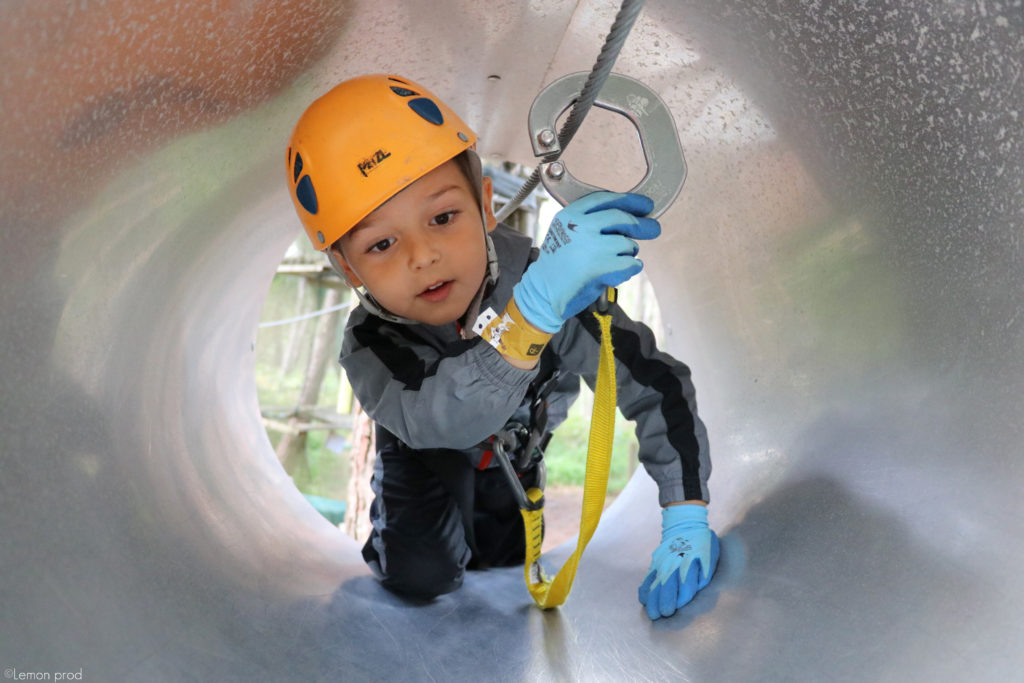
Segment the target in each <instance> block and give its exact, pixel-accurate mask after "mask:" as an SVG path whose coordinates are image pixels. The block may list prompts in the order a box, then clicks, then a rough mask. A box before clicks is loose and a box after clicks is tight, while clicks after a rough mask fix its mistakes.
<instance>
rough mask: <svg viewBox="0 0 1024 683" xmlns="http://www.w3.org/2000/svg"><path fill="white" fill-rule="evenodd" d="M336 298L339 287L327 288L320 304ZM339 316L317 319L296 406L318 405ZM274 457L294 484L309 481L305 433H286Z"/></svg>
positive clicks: (290, 421) (334, 302)
mask: <svg viewBox="0 0 1024 683" xmlns="http://www.w3.org/2000/svg"><path fill="white" fill-rule="evenodd" d="M339 301H341V290H339V289H336V288H334V287H330V288H328V289H327V292H326V294H325V295H324V302H323V307H324V308H330V307H332V306H337V305H338V302H339ZM339 315H340V314H339V312H338V311H333V312H331V313H326V314H324V315H322V316H320V317H319V318H318V319H317V325H316V333H315V334H314V335H313V348H312V349H311V350H310V352H309V362H308V363H307V364H306V379H305V380H304V381H303V383H302V390H301V391H300V392H299V398H298V400H297V401H296V407H297V408H298V407H299V406H314V405H316V404H317V399H318V398H319V396H320V385H321V384H322V383H323V381H324V374H326V372H327V364H328V363H329V362H331V360H332V359H333V357H334V350H335V344H334V341H335V340H334V336H335V330H336V329H337V327H338V316H339ZM298 423H299V418H298V417H297V416H295V415H293V416H292V417H291V418H289V419H288V425H289V426H291V427H296V425H297V424H298ZM277 458H278V460H280V461H281V464H283V465H284V469H285V471H286V472H288V474H289V475H291V477H292V479H293V480H295V481H296V482H297V483H300V482H302V483H304V482H306V481H308V480H309V463H307V462H306V433H305V432H285V433H284V435H283V436H282V437H281V441H280V442H279V443H278V444H277Z"/></svg>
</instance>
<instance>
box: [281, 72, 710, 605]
mask: <svg viewBox="0 0 1024 683" xmlns="http://www.w3.org/2000/svg"><path fill="white" fill-rule="evenodd" d="M475 143H476V134H475V133H474V132H473V131H472V130H471V129H470V128H469V126H467V125H466V124H465V123H464V122H463V121H462V120H461V119H460V118H459V117H458V116H457V115H456V114H455V112H453V111H452V110H451V109H449V108H448V107H447V106H446V105H445V104H444V103H443V102H441V100H440V99H438V98H437V97H435V96H434V95H433V94H432V93H431V92H430V91H429V90H427V89H426V88H424V87H423V86H421V85H419V84H418V83H414V82H412V81H410V80H407V79H404V78H399V77H397V76H389V75H372V76H364V77H360V78H354V79H352V80H349V81H345V82H343V83H341V84H339V85H338V86H336V87H335V88H334V89H332V90H331V91H330V92H328V93H327V94H326V95H324V96H323V97H321V98H320V99H318V100H317V101H316V102H314V103H313V104H312V105H310V107H309V108H308V109H307V110H306V112H305V113H304V114H303V115H302V117H301V118H300V119H299V121H298V123H297V124H296V127H295V130H294V132H293V133H292V137H291V142H290V147H289V149H288V179H289V187H290V189H291V196H292V200H293V202H294V204H295V208H296V211H297V212H298V214H299V217H300V219H301V220H302V223H303V225H304V226H305V229H306V232H307V234H308V235H309V238H310V240H311V241H312V243H313V246H314V247H316V248H317V249H319V250H322V251H325V252H326V254H327V257H328V259H329V260H330V262H331V264H332V266H333V267H334V268H335V269H336V270H337V271H338V272H339V273H340V274H341V275H342V276H343V277H344V278H345V280H346V282H348V284H349V285H350V286H352V287H353V288H355V291H356V292H357V294H358V296H359V299H360V302H361V303H360V306H359V307H357V308H356V309H355V310H354V311H353V312H352V314H351V315H350V317H349V320H348V324H347V326H346V330H345V337H344V341H343V343H342V351H341V364H342V366H343V367H344V369H345V371H346V373H347V375H348V379H349V381H350V382H351V384H352V387H353V389H354V391H355V394H356V396H357V397H358V398H359V401H360V403H361V404H362V405H363V407H364V408H365V409H366V411H367V412H368V413H369V415H370V416H371V417H372V418H373V419H374V421H375V422H376V425H377V427H376V429H377V449H378V453H377V460H376V464H375V468H374V476H373V482H372V486H373V490H374V493H375V496H376V497H375V499H374V501H373V503H372V505H371V508H370V517H371V520H372V522H373V531H372V533H371V536H370V539H369V540H368V541H367V543H366V545H365V547H364V548H363V557H364V558H365V560H366V562H367V564H368V565H369V566H370V568H371V569H372V571H373V572H374V574H375V575H376V576H378V577H379V578H380V580H381V581H382V583H383V585H384V586H386V587H388V588H390V589H392V590H394V591H396V592H398V593H402V594H405V595H410V596H415V597H419V598H425V599H430V598H433V597H435V596H437V595H440V594H442V593H447V592H450V591H453V590H455V589H457V588H459V586H460V585H461V584H462V580H463V575H464V572H465V570H466V569H467V568H470V569H472V568H483V567H486V566H504V565H511V564H516V563H519V562H522V561H523V558H524V551H525V540H524V531H523V524H522V519H521V517H520V515H519V511H518V505H517V502H516V498H515V497H514V495H513V490H512V485H511V484H510V482H509V481H508V480H507V479H506V478H505V477H504V476H503V474H502V471H501V469H500V468H499V467H497V464H498V463H497V458H496V457H495V456H494V453H493V447H492V445H491V443H492V441H493V436H494V435H495V434H498V433H500V432H502V431H503V430H509V429H511V430H517V431H518V433H520V434H524V435H527V434H528V435H529V436H524V438H523V440H522V442H520V447H521V448H520V450H521V451H525V452H520V453H518V454H517V455H516V458H515V459H516V462H517V470H518V474H519V477H520V479H521V481H522V483H523V486H524V488H527V489H528V488H530V487H531V486H536V487H541V488H542V487H543V485H544V481H543V480H544V477H543V463H542V462H540V463H538V462H537V461H536V459H535V458H532V457H531V456H532V455H533V453H535V449H534V445H535V444H536V443H537V442H538V440H539V441H541V442H542V443H543V441H544V440H545V439H546V436H547V432H548V429H549V428H554V427H555V426H557V424H558V423H560V422H561V421H562V420H563V419H564V418H565V415H566V410H567V408H568V405H569V404H570V403H571V402H572V400H574V399H575V397H576V394H577V392H578V390H579V378H580V377H582V378H583V379H584V380H586V381H587V382H588V383H590V385H591V386H593V382H594V379H595V375H596V370H597V357H598V345H599V331H598V326H597V322H596V320H595V319H594V317H593V315H592V314H591V313H590V312H589V311H588V309H590V308H591V307H592V304H593V303H594V301H595V300H596V299H597V298H598V297H599V296H600V293H601V292H602V291H603V290H604V288H605V287H606V286H615V285H618V284H621V283H622V282H624V281H625V280H627V279H629V278H630V277H632V276H633V275H634V274H636V273H637V272H639V271H640V269H641V268H642V264H641V263H640V261H638V260H637V259H636V254H637V250H638V247H637V243H636V242H635V241H634V240H636V239H650V238H653V237H656V236H657V235H658V234H659V232H660V226H659V225H658V223H657V222H656V221H654V220H652V219H650V218H645V216H646V214H647V213H649V212H650V210H651V207H652V204H651V202H650V200H649V199H648V198H646V197H642V196H640V195H633V194H618V193H612V192H598V193H594V194H591V195H588V196H587V197H584V198H583V199H580V200H578V201H576V202H574V203H572V204H570V205H569V206H567V207H565V208H564V209H563V210H562V211H560V212H559V213H558V214H557V215H556V217H555V218H554V220H553V221H552V223H551V226H550V228H549V230H548V235H547V237H546V238H545V240H544V243H543V244H542V246H541V249H540V250H537V249H536V248H534V247H533V245H532V243H531V241H530V239H529V238H527V237H525V236H522V235H520V234H518V233H516V232H514V231H512V230H511V229H508V228H507V227H505V226H499V225H497V221H496V220H495V217H494V214H493V212H492V209H491V196H492V187H491V182H490V179H489V178H483V177H482V174H481V169H480V160H479V158H478V157H477V155H476V153H475V151H474V148H475ZM360 288H363V290H362V291H361V290H360ZM612 314H613V340H614V345H615V356H616V374H617V378H618V400H619V409H620V410H621V411H622V413H623V415H625V417H627V418H628V419H632V420H635V421H636V424H637V438H638V440H639V443H640V459H641V461H642V462H643V464H644V466H645V467H646V469H647V471H648V472H649V473H650V475H651V476H652V477H653V478H654V480H655V481H656V482H657V483H658V487H659V492H660V493H659V499H660V503H661V505H662V506H663V510H662V542H661V545H659V547H658V548H657V549H656V550H655V551H654V555H653V559H652V563H651V568H650V570H649V572H648V574H647V576H646V578H645V579H644V581H643V584H642V585H641V586H640V591H639V597H640V602H641V603H643V604H644V605H645V606H646V608H647V614H648V616H649V617H650V618H651V619H657V618H658V617H661V616H669V615H671V614H673V613H674V612H675V611H676V609H677V608H679V607H681V606H682V605H684V604H686V603H687V602H689V600H690V599H692V597H693V595H694V594H695V593H696V591H698V590H700V589H701V588H703V587H704V586H706V585H707V583H708V582H709V581H710V579H711V575H712V573H713V572H714V569H715V565H716V563H717V559H718V538H717V536H716V535H715V533H714V532H713V531H711V530H710V529H709V528H708V523H707V508H706V502H707V500H708V493H707V479H708V475H709V474H710V470H711V464H710V460H709V457H708V445H707V436H706V432H705V429H704V425H703V424H702V423H701V421H700V419H699V418H698V417H697V412H696V402H695V398H694V388H693V384H692V383H691V381H690V371H689V369H688V368H687V367H686V366H685V365H683V364H682V363H679V362H678V361H676V360H675V359H673V358H672V357H670V356H668V355H666V354H664V353H661V352H659V351H658V350H657V348H656V347H655V344H654V339H653V335H652V334H651V332H650V330H649V329H648V328H646V327H645V326H643V325H640V324H638V323H636V322H634V321H632V320H630V319H629V318H628V317H627V316H626V315H625V314H624V313H623V312H622V310H621V309H619V308H618V307H617V306H614V305H613V306H612ZM520 426H522V428H521V429H520ZM506 433H507V432H506ZM525 442H529V443H528V444H526V443H525ZM499 457H501V456H499Z"/></svg>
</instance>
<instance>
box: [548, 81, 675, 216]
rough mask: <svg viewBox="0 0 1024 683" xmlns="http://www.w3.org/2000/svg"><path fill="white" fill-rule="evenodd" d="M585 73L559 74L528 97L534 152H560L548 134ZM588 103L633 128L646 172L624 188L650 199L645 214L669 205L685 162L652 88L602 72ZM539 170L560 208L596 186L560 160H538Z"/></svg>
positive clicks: (580, 86) (659, 211)
mask: <svg viewBox="0 0 1024 683" xmlns="http://www.w3.org/2000/svg"><path fill="white" fill-rule="evenodd" d="M588 75H589V74H588V72H585V71H581V72H578V73H573V74H569V75H568V76H563V77H562V78H559V79H558V80H556V81H554V82H552V83H551V84H549V85H548V86H547V87H546V88H544V89H543V90H542V91H541V92H540V94H538V95H537V97H536V98H535V99H534V100H533V105H532V106H531V107H530V116H529V127H530V140H531V142H532V144H533V154H534V156H537V157H548V158H550V157H552V156H556V155H559V154H561V153H562V148H561V145H560V143H559V141H558V136H557V135H553V134H552V133H553V131H554V130H555V123H556V122H557V121H558V117H559V116H561V115H562V114H563V113H565V111H567V110H568V109H569V107H571V106H572V104H573V102H575V101H576V99H577V98H578V97H579V95H580V92H581V91H582V90H583V85H584V83H585V82H586V80H587V76H588ZM594 106H596V107H601V108H602V109H606V110H608V111H612V112H615V113H617V114H621V115H622V116H625V117H626V118H627V119H629V121H630V123H632V124H633V126H634V127H635V128H636V130H637V133H638V134H639V137H640V148H641V150H642V151H643V154H644V161H646V162H647V173H646V174H645V175H644V177H643V179H642V180H641V181H640V183H639V184H637V186H636V187H634V188H633V189H632V190H630V192H636V193H638V194H643V195H646V196H648V197H650V198H651V200H652V201H653V202H654V210H653V211H651V213H650V216H651V218H657V217H658V216H660V215H661V214H663V213H664V212H665V211H666V210H667V209H668V207H670V206H671V205H672V202H674V201H675V199H676V197H678V196H679V192H680V190H682V189H683V183H684V182H685V181H686V160H685V159H684V158H683V147H682V145H681V144H680V143H679V135H678V134H677V133H676V126H675V121H673V120H672V114H671V112H670V111H669V109H668V107H667V106H666V105H665V102H664V101H663V100H662V99H661V97H659V96H658V94H657V93H656V92H654V91H653V90H651V89H650V88H648V87H647V86H646V85H644V84H643V83H641V82H640V81H638V80H636V79H635V78H630V77H629V76H623V75H622V74H616V73H611V74H609V75H608V80H606V81H605V83H604V85H603V86H602V88H601V92H600V93H598V95H597V99H596V100H595V101H594ZM556 158H557V156H556ZM540 170H541V173H540V178H541V182H542V183H544V187H545V188H546V189H547V191H548V192H549V193H550V194H551V196H552V197H554V198H555V199H556V200H557V201H558V202H559V203H560V204H562V205H563V206H564V205H566V204H569V203H570V202H573V201H575V200H577V199H579V198H580V197H583V196H584V195H587V194H590V193H591V192H597V191H599V190H601V189H602V188H599V187H595V186H593V185H590V184H587V183H584V182H583V181H581V180H579V179H578V178H576V177H575V176H573V175H572V173H570V172H569V168H568V167H567V166H566V165H565V162H564V161H550V162H545V163H541V165H540Z"/></svg>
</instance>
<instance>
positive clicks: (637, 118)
mask: <svg viewBox="0 0 1024 683" xmlns="http://www.w3.org/2000/svg"><path fill="white" fill-rule="evenodd" d="M642 6H643V1H642V0H640V1H632V2H631V1H630V0H625V2H623V4H622V6H621V7H620V8H619V12H618V15H617V16H616V18H615V23H614V24H613V25H612V28H611V30H610V31H609V33H608V38H607V39H606V40H605V44H604V46H603V47H602V48H601V54H600V55H599V56H598V60H597V62H596V63H595V65H594V68H593V69H592V70H591V71H590V73H589V74H588V73H585V72H581V73H575V74H569V75H568V76H564V77H562V78H560V79H558V80H556V81H554V82H552V83H551V84H549V85H548V86H547V87H546V88H545V89H544V90H542V91H541V92H540V94H539V95H538V96H537V97H536V99H535V100H534V102H533V106H532V107H531V109H530V115H529V129H530V139H531V141H532V144H533V150H534V155H535V156H537V157H541V158H542V161H541V163H540V164H539V165H538V166H537V168H536V169H535V170H534V172H533V174H532V175H531V176H530V178H529V179H528V180H527V181H526V183H524V185H523V187H522V188H520V190H519V192H518V193H517V194H516V196H515V197H514V198H513V200H512V201H511V202H509V203H508V204H507V205H506V206H505V207H504V208H503V209H502V211H501V212H500V213H499V214H498V219H499V220H502V219H504V218H505V217H506V216H508V215H509V214H511V212H512V211H514V210H515V208H516V207H517V206H518V205H519V204H520V203H521V202H522V201H523V200H524V199H525V198H526V197H528V196H529V194H530V193H531V192H532V191H533V189H534V187H536V185H537V183H538V182H543V184H544V187H545V188H546V189H547V190H548V192H549V193H550V194H551V196H552V197H554V198H555V199H556V200H557V201H558V202H559V203H561V204H562V205H563V206H564V205H566V204H569V203H571V202H572V201H575V200H576V199H579V198H580V197H583V196H584V195H586V194H589V193H590V192H594V191H597V190H598V189H600V188H597V187H594V186H592V185H588V184H587V183H584V182H582V181H580V180H578V179H577V178H575V177H574V176H573V175H572V174H571V173H570V172H569V170H568V168H566V166H565V164H564V162H561V161H559V157H560V156H561V154H562V152H563V150H564V149H565V147H566V145H568V143H569V141H570V140H571V139H572V137H573V135H575V133H576V131H577V130H578V129H579V126H580V124H581V123H582V122H583V118H584V117H585V116H586V114H587V112H588V111H589V109H590V107H591V106H595V105H596V106H598V107H600V108H602V109H607V110H608V111H612V112H615V113H618V114H621V115H623V116H625V117H626V118H627V119H628V120H629V121H630V122H631V123H632V124H633V125H634V126H635V127H636V129H637V132H638V134H639V137H640V145H641V148H642V150H643V154H644V160H645V161H646V163H647V172H646V174H645V175H644V177H643V179H642V180H641V181H640V183H639V184H638V185H637V186H636V187H635V188H633V189H632V190H631V192H638V193H641V194H645V195H647V196H648V197H650V198H651V200H652V201H653V202H654V210H653V211H652V212H651V213H650V216H651V217H652V218H657V217H658V216H660V215H661V214H662V213H664V212H665V210H666V209H668V207H669V206H671V204H672V202H673V201H675V199H676V197H677V196H678V195H679V192H680V190H681V189H682V187H683V182H684V181H685V179H686V162H685V160H684V159H683V150H682V146H681V145H680V143H679V136H678V135H677V134H676V129H675V123H674V121H673V120H672V115H671V113H670V112H669V109H668V107H667V106H666V105H665V103H664V102H663V101H662V99H661V98H660V97H659V96H658V95H657V93H655V92H654V91H653V90H651V89H650V88H648V87H647V86H645V85H644V84H642V83H640V82H639V81H637V80H635V79H632V78H629V77H627V76H623V75H620V74H613V73H612V72H611V68H612V65H613V64H614V62H615V58H616V57H617V56H618V53H619V50H620V49H621V48H622V44H623V43H624V42H625V39H626V36H627V35H628V34H629V31H630V29H631V28H632V26H633V23H634V22H635V20H636V17H637V15H638V14H639V13H640V9H641V8H642ZM570 107H572V110H571V111H570V112H569V116H568V118H567V119H566V122H565V124H564V125H563V127H562V129H561V130H560V131H559V132H558V133H557V134H556V133H555V129H554V125H555V122H556V121H557V120H558V118H559V117H560V116H561V115H562V114H563V113H565V111H567V110H569V108H570ZM616 295H617V293H616V290H615V289H614V288H611V287H609V288H608V289H607V290H606V291H605V293H604V294H602V296H601V298H600V300H599V301H598V302H597V307H596V308H597V310H596V312H595V313H594V317H595V318H596V319H597V321H598V325H599V327H600V330H601V348H600V360H599V363H598V369H597V381H596V384H595V386H594V408H593V413H592V415H591V424H590V441H589V446H588V448H587V467H586V476H585V480H584V488H583V509H582V512H581V515H580V532H579V537H578V539H577V542H576V549H575V551H574V552H573V554H572V555H571V556H570V557H569V559H568V560H566V562H565V564H564V565H562V568H561V569H560V570H559V571H558V573H557V574H556V575H555V577H554V578H548V576H547V575H546V574H545V573H544V570H543V568H542V567H541V564H540V556H541V544H542V541H543V528H544V527H543V508H544V493H543V481H541V483H540V484H538V487H533V488H530V489H529V490H524V489H523V486H522V483H521V482H520V480H519V477H518V476H517V475H516V473H515V469H514V468H513V466H512V464H511V461H510V459H509V453H515V452H517V450H516V446H517V445H519V446H521V445H522V442H523V440H524V439H525V440H526V447H525V448H522V449H521V450H519V451H518V452H521V453H525V458H526V459H527V460H532V459H534V458H536V457H538V456H537V452H538V451H537V449H536V447H535V446H534V445H532V444H533V441H532V440H531V439H532V434H534V433H536V432H538V430H537V428H536V426H534V425H531V427H530V428H526V427H524V426H522V425H509V426H507V428H506V430H502V432H501V433H500V434H499V435H496V437H495V454H496V455H498V456H500V457H499V459H498V462H499V466H500V467H501V468H502V471H503V472H504V473H505V475H506V478H507V479H508V480H509V482H510V484H511V486H512V489H513V491H514V492H515V494H516V498H517V500H518V501H519V507H520V512H521V513H522V517H523V525H524V527H525V530H526V559H525V563H524V567H523V575H524V578H525V581H526V586H527V590H528V591H529V592H530V595H531V596H532V597H533V599H534V602H536V603H537V605H538V606H539V607H541V608H542V609H548V608H551V607H557V606H559V605H561V604H562V603H563V602H565V599H566V598H567V597H568V595H569V591H570V590H571V589H572V584H573V580H574V579H575V577H576V568H577V566H578V565H579V561H580V558H581V557H582V556H583V551H584V550H585V549H586V546H587V544H588V543H589V542H590V539H591V537H592V536H593V535H594V532H595V531H596V530H597V525H598V523H599V522H600V520H601V513H602V511H603V510H604V500H605V497H606V495H607V492H608V474H609V471H610V468H611V453H612V440H613V437H614V432H615V405H616V385H615V354H614V348H613V346H612V334H611V321H612V317H611V313H610V304H611V303H614V302H615V299H616ZM552 384H553V383H552ZM545 398H546V396H545V397H542V398H541V399H540V400H541V401H544V400H545ZM535 401H536V399H535ZM532 413H533V411H532V410H531V415H532ZM532 421H533V420H532V418H531V422H532ZM544 427H546V418H545V425H544V426H542V427H541V428H540V430H539V431H540V432H541V433H543V431H544ZM539 457H543V450H542V449H541V450H540V454H539ZM527 464H529V463H527Z"/></svg>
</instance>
